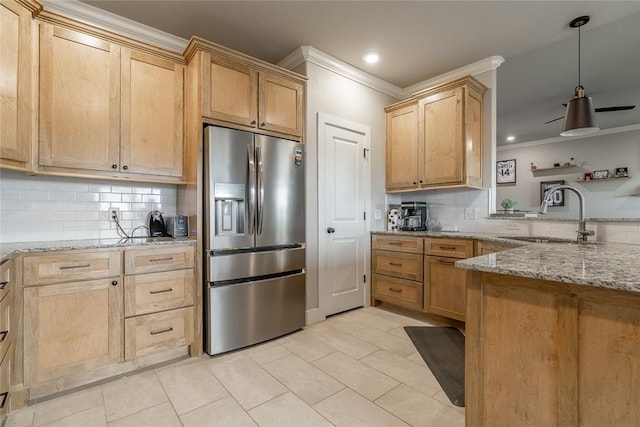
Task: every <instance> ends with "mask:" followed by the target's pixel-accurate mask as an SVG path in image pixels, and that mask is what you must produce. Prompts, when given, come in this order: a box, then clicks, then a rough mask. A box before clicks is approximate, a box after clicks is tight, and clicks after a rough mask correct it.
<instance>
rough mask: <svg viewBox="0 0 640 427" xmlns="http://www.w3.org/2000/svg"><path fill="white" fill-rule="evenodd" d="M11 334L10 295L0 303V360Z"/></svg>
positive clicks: (9, 342)
mask: <svg viewBox="0 0 640 427" xmlns="http://www.w3.org/2000/svg"><path fill="white" fill-rule="evenodd" d="M11 332H12V331H11V295H7V296H6V298H4V299H3V300H2V301H0V360H2V358H3V357H4V355H5V353H6V352H7V349H8V348H9V345H10V344H11V335H12V334H11ZM0 403H2V401H1V399H0Z"/></svg>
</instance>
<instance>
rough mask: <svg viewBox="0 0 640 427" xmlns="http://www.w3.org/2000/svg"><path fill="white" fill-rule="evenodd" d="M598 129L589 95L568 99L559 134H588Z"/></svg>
mask: <svg viewBox="0 0 640 427" xmlns="http://www.w3.org/2000/svg"><path fill="white" fill-rule="evenodd" d="M599 130H600V128H599V127H598V122H597V121H596V112H595V109H594V108H593V100H592V99H591V97H590V96H580V97H576V98H573V99H572V100H571V101H569V103H568V104H567V110H566V113H565V115H564V123H563V124H562V132H560V135H561V136H580V135H588V134H590V133H594V132H598V131H599Z"/></svg>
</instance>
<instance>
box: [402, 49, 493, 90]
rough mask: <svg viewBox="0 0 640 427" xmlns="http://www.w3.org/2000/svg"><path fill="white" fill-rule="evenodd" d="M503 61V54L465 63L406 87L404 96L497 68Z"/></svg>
mask: <svg viewBox="0 0 640 427" xmlns="http://www.w3.org/2000/svg"><path fill="white" fill-rule="evenodd" d="M503 62H504V58H503V57H502V56H490V57H488V58H485V59H481V60H480V61H476V62H474V63H472V64H469V65H465V66H464V67H460V68H456V69H455V70H451V71H449V72H447V73H444V74H440V75H439V76H436V77H434V78H432V79H428V80H425V81H422V82H420V83H416V84H414V85H411V86H408V87H406V88H404V92H405V94H404V98H407V97H409V96H411V95H413V94H415V93H417V92H421V91H423V90H425V89H430V88H432V87H435V86H439V85H441V84H443V83H448V82H450V81H453V80H458V79H460V78H462V77H465V76H475V75H477V74H481V73H486V72H487V71H491V70H495V69H496V68H498V67H499V66H500V65H502V63H503Z"/></svg>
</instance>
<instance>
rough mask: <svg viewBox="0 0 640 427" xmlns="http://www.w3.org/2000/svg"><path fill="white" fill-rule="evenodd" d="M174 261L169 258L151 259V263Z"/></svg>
mask: <svg viewBox="0 0 640 427" xmlns="http://www.w3.org/2000/svg"><path fill="white" fill-rule="evenodd" d="M161 261H173V257H168V258H151V259H149V262H161Z"/></svg>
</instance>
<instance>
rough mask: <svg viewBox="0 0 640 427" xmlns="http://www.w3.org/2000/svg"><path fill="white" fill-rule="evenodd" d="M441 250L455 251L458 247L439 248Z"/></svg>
mask: <svg viewBox="0 0 640 427" xmlns="http://www.w3.org/2000/svg"><path fill="white" fill-rule="evenodd" d="M439 248H440V249H441V250H443V251H455V250H456V247H455V246H439Z"/></svg>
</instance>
